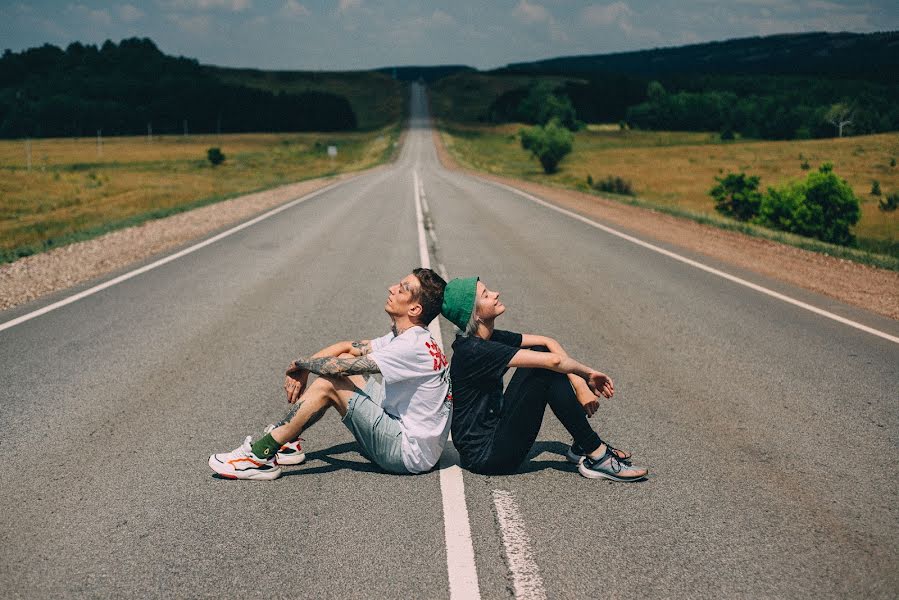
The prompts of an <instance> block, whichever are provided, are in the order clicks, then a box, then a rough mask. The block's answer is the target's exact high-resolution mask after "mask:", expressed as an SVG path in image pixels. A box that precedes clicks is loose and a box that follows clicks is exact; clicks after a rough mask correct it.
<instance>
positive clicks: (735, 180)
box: [709, 173, 762, 221]
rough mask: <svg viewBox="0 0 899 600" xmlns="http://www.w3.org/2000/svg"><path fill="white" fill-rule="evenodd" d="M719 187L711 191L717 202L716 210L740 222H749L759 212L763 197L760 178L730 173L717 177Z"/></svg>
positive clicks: (710, 193)
mask: <svg viewBox="0 0 899 600" xmlns="http://www.w3.org/2000/svg"><path fill="white" fill-rule="evenodd" d="M715 181H717V182H718V185H716V186H715V187H713V188H712V189H711V190H709V195H710V196H711V197H712V198H713V199H714V200H715V210H717V211H718V212H719V213H721V214H722V215H725V216H728V217H733V218H734V219H737V220H738V221H748V220H750V219H752V218H753V217H755V216H756V215H757V214H758V211H759V205H760V204H761V201H762V195H761V193H759V191H758V189H759V178H758V177H756V176H751V177H750V176H747V175H746V174H745V173H728V174H727V175H725V176H724V177H715Z"/></svg>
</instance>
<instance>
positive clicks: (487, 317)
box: [474, 281, 506, 321]
mask: <svg viewBox="0 0 899 600" xmlns="http://www.w3.org/2000/svg"><path fill="white" fill-rule="evenodd" d="M474 308H475V313H476V314H477V315H478V319H480V320H481V321H492V320H493V319H495V318H496V317H498V316H500V315H501V314H503V313H504V312H506V305H505V304H503V303H502V302H500V301H499V292H492V291H490V290H488V289H487V286H486V285H484V284H483V283H482V282H480V281H478V289H477V292H475V301H474Z"/></svg>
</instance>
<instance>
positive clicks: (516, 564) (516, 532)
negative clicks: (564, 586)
mask: <svg viewBox="0 0 899 600" xmlns="http://www.w3.org/2000/svg"><path fill="white" fill-rule="evenodd" d="M493 504H494V505H495V506H496V516H497V519H498V520H499V526H500V530H501V531H502V534H503V546H505V548H506V562H507V563H508V564H509V570H510V571H512V585H513V587H514V588H515V598H517V600H545V599H546V590H544V589H543V579H541V577H540V570H539V569H538V568H537V563H536V562H535V561H534V558H533V557H532V556H531V544H530V542H529V541H528V535H527V532H525V530H524V520H523V519H522V518H521V513H520V512H519V510H518V505H517V504H516V503H515V498H514V497H513V496H512V492H507V491H505V490H493Z"/></svg>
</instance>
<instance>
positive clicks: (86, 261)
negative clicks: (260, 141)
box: [0, 167, 383, 310]
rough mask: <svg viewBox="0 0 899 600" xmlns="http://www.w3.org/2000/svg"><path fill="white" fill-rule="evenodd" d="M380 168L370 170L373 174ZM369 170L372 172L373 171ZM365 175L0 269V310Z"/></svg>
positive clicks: (318, 182) (259, 195) (297, 187)
mask: <svg viewBox="0 0 899 600" xmlns="http://www.w3.org/2000/svg"><path fill="white" fill-rule="evenodd" d="M379 168H383V167H375V168H374V169H379ZM374 169H372V170H374ZM365 172H369V171H356V172H353V173H344V174H341V175H337V176H333V177H323V178H319V179H309V180H306V181H301V182H298V183H294V184H290V185H285V186H281V187H278V188H273V189H270V190H265V191H262V192H256V193H254V194H248V195H245V196H239V197H236V198H232V199H230V200H224V201H222V202H217V203H215V204H210V205H208V206H204V207H201V208H197V209H195V210H192V211H189V212H185V213H181V214H177V215H172V216H170V217H166V218H164V219H157V220H154V221H148V222H146V223H143V224H141V225H138V226H136V227H129V228H127V229H120V230H118V231H113V232H110V233H107V234H105V235H103V236H100V237H98V238H95V239H92V240H87V241H84V242H78V243H75V244H69V245H67V246H63V247H61V248H56V249H54V250H50V251H48V252H42V253H40V254H35V255H33V256H26V257H24V258H22V259H19V260H17V261H15V262H12V263H7V264H4V265H0V310H6V309H8V308H12V307H14V306H18V305H20V304H24V303H26V302H30V301H32V300H36V299H37V298H40V297H41V296H44V295H46V294H50V293H53V292H56V291H59V290H62V289H65V288H68V287H71V286H74V285H78V284H80V283H83V282H85V281H89V280H91V279H94V278H96V277H100V276H102V275H105V274H107V273H111V272H113V271H116V270H118V269H122V268H124V267H126V266H128V265H129V264H131V263H134V262H136V261H139V260H144V259H146V258H149V257H151V256H153V255H156V254H160V253H164V252H167V251H169V250H172V249H173V248H177V247H178V246H181V245H182V244H185V243H187V242H190V241H191V240H195V239H198V238H201V237H204V236H206V235H208V234H210V233H212V232H214V231H216V230H219V229H222V228H224V227H227V226H229V225H234V224H237V223H240V222H243V221H246V220H248V219H250V218H252V217H254V216H256V215H258V214H261V213H263V212H265V211H267V210H270V209H272V208H274V207H276V206H279V205H281V204H285V203H287V202H289V201H291V200H294V199H295V198H298V197H300V196H305V195H306V194H310V193H312V192H314V191H316V190H319V189H321V188H323V187H326V186H329V185H331V184H333V183H337V182H340V181H344V180H347V179H351V178H353V177H357V176H359V175H360V174H362V173H365Z"/></svg>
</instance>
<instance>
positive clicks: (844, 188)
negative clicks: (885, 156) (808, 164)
mask: <svg viewBox="0 0 899 600" xmlns="http://www.w3.org/2000/svg"><path fill="white" fill-rule="evenodd" d="M859 218H861V210H860V208H859V203H858V199H857V198H856V197H855V194H854V193H853V192H852V188H851V187H849V184H848V183H846V180H844V179H841V178H839V177H837V175H836V174H835V173H834V172H833V165H831V164H829V163H825V164H824V165H822V166H821V168H820V169H819V170H818V172H816V173H810V174H809V176H808V178H806V179H805V181H793V182H790V183H788V184H786V185H785V186H783V187H781V188H779V189H769V190H768V193H767V194H765V196H764V197H763V198H762V202H761V205H760V206H759V216H758V218H757V219H756V222H758V223H761V224H762V225H766V226H768V227H774V228H776V229H781V230H783V231H789V232H791V233H797V234H799V235H804V236H807V237H814V238H817V239H819V240H823V241H825V242H830V243H832V244H843V245H849V244H851V243H852V242H853V241H854V239H855V238H854V236H853V235H852V232H850V231H849V228H850V227H851V226H853V225H855V224H856V223H858V220H859Z"/></svg>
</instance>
